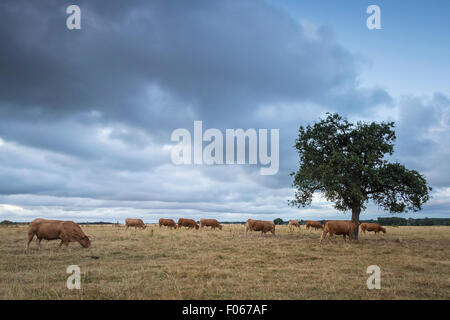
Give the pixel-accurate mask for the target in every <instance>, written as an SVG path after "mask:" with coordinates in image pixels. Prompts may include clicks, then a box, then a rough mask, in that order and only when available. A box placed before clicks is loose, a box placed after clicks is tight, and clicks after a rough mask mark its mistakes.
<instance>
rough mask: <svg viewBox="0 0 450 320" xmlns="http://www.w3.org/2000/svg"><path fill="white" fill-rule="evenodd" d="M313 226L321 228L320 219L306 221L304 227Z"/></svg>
mask: <svg viewBox="0 0 450 320" xmlns="http://www.w3.org/2000/svg"><path fill="white" fill-rule="evenodd" d="M309 228H314V229H323V224H322V223H321V222H320V221H311V220H308V221H306V229H309Z"/></svg>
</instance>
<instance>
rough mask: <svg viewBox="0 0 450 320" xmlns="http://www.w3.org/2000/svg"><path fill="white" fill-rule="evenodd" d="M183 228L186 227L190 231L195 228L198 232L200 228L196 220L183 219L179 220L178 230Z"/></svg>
mask: <svg viewBox="0 0 450 320" xmlns="http://www.w3.org/2000/svg"><path fill="white" fill-rule="evenodd" d="M181 227H186V228H188V229H193V228H195V229H196V230H198V228H199V226H198V224H197V222H195V221H194V220H192V219H183V218H180V219H178V229H180V228H181Z"/></svg>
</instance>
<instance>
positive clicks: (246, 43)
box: [0, 1, 365, 127]
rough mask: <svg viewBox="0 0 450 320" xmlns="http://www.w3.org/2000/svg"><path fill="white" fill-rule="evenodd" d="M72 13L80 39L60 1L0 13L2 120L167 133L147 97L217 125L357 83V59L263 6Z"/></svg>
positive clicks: (147, 5)
mask: <svg viewBox="0 0 450 320" xmlns="http://www.w3.org/2000/svg"><path fill="white" fill-rule="evenodd" d="M77 4H78V5H79V6H80V7H81V8H82V18H83V20H82V30H80V31H69V30H67V29H66V27H65V18H66V17H67V15H66V14H65V12H64V9H65V7H66V4H63V3H61V1H39V2H22V1H9V2H3V3H2V10H1V16H0V24H1V25H0V30H1V31H0V41H1V43H2V44H4V45H3V46H2V53H1V55H2V57H1V60H0V61H1V62H0V63H1V65H0V67H1V68H2V74H1V78H0V83H1V86H0V96H1V99H2V116H4V117H8V116H13V115H15V114H18V116H20V117H24V116H28V117H31V118H39V119H43V118H44V117H49V118H53V117H57V116H63V115H68V114H73V113H75V112H78V111H83V110H100V111H102V112H103V113H104V115H105V117H107V118H119V119H120V120H121V121H130V122H135V123H137V124H140V125H143V126H144V125H153V126H156V127H158V126H167V125H168V124H167V122H168V121H170V119H164V120H165V121H164V122H162V123H161V122H160V121H155V118H157V117H158V116H159V115H156V114H154V112H153V109H155V108H157V106H156V105H155V104H157V103H158V101H151V99H150V101H149V99H148V97H149V96H151V93H150V95H149V96H147V95H146V94H145V93H146V91H147V89H148V88H149V87H150V86H152V85H153V86H157V87H159V88H161V90H162V91H164V92H168V93H169V94H170V95H171V96H174V97H175V98H176V99H179V100H181V101H183V103H182V104H179V105H177V106H176V107H174V108H172V109H170V108H169V109H168V110H163V111H164V112H166V113H167V112H168V113H171V114H173V113H176V112H177V111H178V112H184V108H185V107H186V106H189V105H192V106H193V107H194V109H195V110H196V111H197V112H198V113H200V114H201V116H202V117H204V118H206V119H210V120H211V121H215V122H216V119H222V121H223V116H225V117H226V118H231V119H233V118H236V115H235V114H233V111H239V112H240V113H242V112H245V113H247V112H251V111H252V110H253V109H254V108H256V107H257V106H258V105H259V104H261V103H271V102H278V101H280V100H281V101H283V100H284V101H296V100H298V99H305V100H306V99H311V100H314V99H316V100H319V99H322V98H323V96H324V94H326V92H328V91H329V90H331V89H339V88H346V87H348V86H350V87H352V85H353V84H354V82H355V76H356V73H357V71H356V68H355V59H356V58H355V57H353V56H352V55H351V54H350V53H349V52H347V51H346V50H345V49H344V48H342V47H341V46H340V45H338V44H337V43H336V41H335V40H334V38H333V36H332V35H330V31H327V30H326V29H324V28H323V29H319V30H318V32H317V37H316V38H310V37H307V36H306V35H305V32H304V30H303V29H302V27H301V25H299V24H298V23H296V22H295V21H294V20H292V19H291V18H290V17H289V16H287V14H285V13H283V12H282V11H280V10H279V9H275V8H274V7H271V6H270V5H268V4H266V3H264V2H262V1H191V2H178V1H177V2H176V3H173V2H171V1H128V2H127V3H126V5H125V4H124V2H123V1H116V2H111V1H108V2H105V1H102V2H99V1H79V2H77ZM352 90H354V88H353V87H352ZM352 94H355V93H354V92H352ZM356 94H357V93H356ZM364 106H365V105H364V104H363V105H359V106H358V107H364ZM218 116H219V117H218ZM142 119H145V120H142ZM152 120H153V121H152Z"/></svg>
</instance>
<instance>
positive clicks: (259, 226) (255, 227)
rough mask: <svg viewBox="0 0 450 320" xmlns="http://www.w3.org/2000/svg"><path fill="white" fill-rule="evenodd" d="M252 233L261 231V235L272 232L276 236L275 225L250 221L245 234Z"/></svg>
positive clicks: (267, 222)
mask: <svg viewBox="0 0 450 320" xmlns="http://www.w3.org/2000/svg"><path fill="white" fill-rule="evenodd" d="M248 230H250V231H261V235H263V234H264V233H266V232H269V231H270V232H272V234H273V235H275V223H273V222H272V221H263V220H252V219H248V220H247V223H246V228H245V234H247V232H248Z"/></svg>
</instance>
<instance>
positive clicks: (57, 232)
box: [27, 219, 91, 250]
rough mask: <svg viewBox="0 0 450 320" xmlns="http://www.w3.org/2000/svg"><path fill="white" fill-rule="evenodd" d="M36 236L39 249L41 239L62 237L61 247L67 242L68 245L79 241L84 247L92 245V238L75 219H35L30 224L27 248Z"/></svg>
mask: <svg viewBox="0 0 450 320" xmlns="http://www.w3.org/2000/svg"><path fill="white" fill-rule="evenodd" d="M34 236H36V238H37V239H36V243H37V245H38V248H39V250H41V240H42V239H45V240H57V239H60V240H61V243H60V244H59V248H60V247H61V246H62V245H63V244H65V245H66V247H67V246H68V245H69V242H78V243H79V244H81V246H83V247H84V248H89V247H90V246H91V240H90V239H89V237H88V236H87V235H85V234H84V232H83V230H81V228H80V226H79V225H78V224H76V223H75V222H73V221H62V220H46V219H35V220H33V221H31V222H30V224H29V225H28V243H27V250H28V248H29V247H30V242H31V240H33V237H34Z"/></svg>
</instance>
